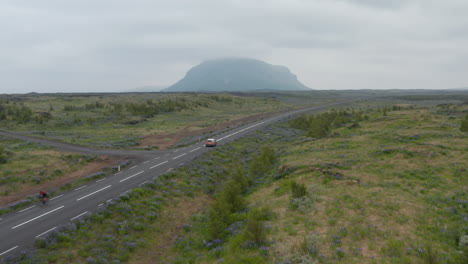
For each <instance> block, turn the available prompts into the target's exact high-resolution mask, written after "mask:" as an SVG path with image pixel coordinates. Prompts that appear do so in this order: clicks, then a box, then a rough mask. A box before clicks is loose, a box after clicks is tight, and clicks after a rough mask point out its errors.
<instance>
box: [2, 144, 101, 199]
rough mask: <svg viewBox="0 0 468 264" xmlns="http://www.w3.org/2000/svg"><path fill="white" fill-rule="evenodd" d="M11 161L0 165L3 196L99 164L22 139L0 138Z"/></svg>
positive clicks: (90, 158) (93, 160) (86, 158)
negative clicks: (91, 164)
mask: <svg viewBox="0 0 468 264" xmlns="http://www.w3.org/2000/svg"><path fill="white" fill-rule="evenodd" d="M0 145H1V146H2V147H3V148H4V149H5V151H6V152H7V153H8V154H7V161H6V162H5V163H3V164H0V192H1V195H3V196H7V195H8V194H10V193H12V192H15V191H18V190H20V189H22V188H24V187H27V186H34V185H38V184H41V183H44V182H47V181H49V180H52V179H55V178H59V177H62V176H64V175H66V174H69V173H72V172H74V171H77V170H79V169H81V168H83V167H84V166H86V165H87V164H90V163H92V162H95V161H98V160H99V158H98V157H97V156H94V155H81V154H74V153H64V152H59V151H55V150H52V149H51V148H49V147H46V146H43V145H40V144H36V143H30V142H26V141H22V140H18V139H10V138H6V137H0Z"/></svg>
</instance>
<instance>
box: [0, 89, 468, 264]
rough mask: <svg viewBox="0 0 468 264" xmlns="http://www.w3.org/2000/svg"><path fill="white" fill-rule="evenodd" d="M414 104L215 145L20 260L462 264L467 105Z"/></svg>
mask: <svg viewBox="0 0 468 264" xmlns="http://www.w3.org/2000/svg"><path fill="white" fill-rule="evenodd" d="M226 98H227V97H226ZM408 99H409V98H406V97H405V98H398V100H397V101H395V100H394V99H392V100H388V99H382V100H374V101H362V102H359V103H356V104H354V105H353V108H351V106H349V105H348V106H346V107H343V108H342V109H335V110H333V109H332V110H330V111H327V112H323V113H319V114H314V115H312V114H311V115H304V116H301V117H299V118H297V119H294V120H291V121H289V122H288V123H283V124H275V125H271V126H268V127H266V128H264V129H263V130H262V131H258V132H256V133H254V134H252V136H251V137H249V138H243V139H240V140H236V141H234V142H232V143H230V144H227V145H224V146H222V147H219V148H215V149H213V150H212V151H209V152H208V153H207V154H206V155H204V156H202V157H199V158H197V159H196V160H195V161H194V162H192V163H190V164H188V165H186V166H184V167H181V168H179V169H177V170H175V171H171V172H170V173H166V174H164V175H162V176H161V177H159V178H158V179H156V180H153V181H152V182H150V183H148V184H146V185H144V186H142V187H141V188H137V189H135V190H133V191H132V192H130V193H127V194H125V195H122V196H121V197H120V198H118V199H116V200H114V201H112V202H110V203H107V204H106V205H105V206H103V207H102V209H100V211H99V212H97V213H95V214H93V215H90V216H86V217H83V218H82V219H80V220H78V221H76V222H74V223H73V224H71V225H69V226H67V227H63V228H60V229H58V230H57V231H56V232H51V234H50V236H49V237H48V238H45V239H39V240H38V241H37V242H36V243H37V246H38V250H37V252H35V253H34V254H29V255H28V254H26V255H24V256H22V257H21V258H22V259H21V261H22V263H112V262H115V263H118V262H123V263H127V262H128V263H152V262H154V260H155V259H157V260H158V261H160V262H162V263H220V262H222V263H279V264H282V263H453V264H455V263H465V262H466V261H467V260H468V224H467V219H468V218H467V217H468V207H467V201H468V189H467V187H466V186H468V174H467V169H466V160H468V148H467V146H468V144H467V134H466V133H465V132H462V131H460V130H461V129H460V128H461V126H460V124H462V122H463V120H464V119H465V115H466V111H467V110H468V108H467V106H466V105H463V104H460V102H458V103H456V102H452V101H450V102H449V103H445V102H443V104H440V103H441V102H440V101H436V100H434V97H431V98H428V97H422V98H421V100H418V101H417V102H418V103H417V104H416V103H415V102H409V101H408ZM451 99H452V98H451ZM210 100H213V101H214V102H216V100H218V101H219V100H228V99H220V98H218V99H215V98H212V99H210ZM233 100H235V99H234V98H233ZM400 100H401V101H400ZM427 100H430V101H431V102H427ZM437 104H439V105H437ZM54 109H56V107H54ZM183 111H185V110H183ZM156 117H157V116H156ZM317 120H319V121H318V122H316V121H317ZM317 124H318V125H317ZM323 127H326V130H325V131H326V133H324V134H323V135H322V136H316V135H315V134H314V133H311V131H314V130H321V129H322V128H323ZM8 162H9V161H8ZM192 207H196V208H197V209H199V210H190V212H189V213H187V215H185V216H183V217H181V218H180V219H182V220H180V221H170V220H168V219H171V217H170V216H171V215H177V216H179V214H181V213H182V212H184V211H185V210H186V209H187V208H192ZM72 238H73V239H72ZM168 248H171V249H170V250H168Z"/></svg>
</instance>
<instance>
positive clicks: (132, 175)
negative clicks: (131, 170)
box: [120, 171, 145, 182]
mask: <svg viewBox="0 0 468 264" xmlns="http://www.w3.org/2000/svg"><path fill="white" fill-rule="evenodd" d="M143 172H145V171H140V172H138V173H135V174H133V175H132V176H128V177H127V178H125V179H123V180H121V181H120V182H124V181H126V180H128V179H130V178H133V177H135V176H137V175H140V174H142V173H143Z"/></svg>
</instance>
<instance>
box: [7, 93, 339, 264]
mask: <svg viewBox="0 0 468 264" xmlns="http://www.w3.org/2000/svg"><path fill="white" fill-rule="evenodd" d="M346 102H347V101H346ZM346 102H339V103H333V104H327V105H322V106H317V107H312V108H307V109H301V110H296V111H292V112H289V113H286V114H281V115H279V116H276V117H273V118H268V119H265V120H262V121H259V122H255V123H252V124H249V125H246V126H243V127H238V128H235V129H233V130H230V131H228V132H224V133H222V134H219V135H218V136H217V141H218V147H222V145H224V144H226V143H228V142H230V141H232V140H235V139H237V138H240V137H243V136H245V135H246V134H248V133H250V132H253V131H255V130H257V129H259V128H260V127H262V126H264V125H266V124H269V123H273V122H278V121H280V120H284V119H287V118H289V117H291V116H293V115H297V114H301V113H304V112H309V111H314V110H320V109H324V108H328V107H330V106H334V105H338V104H343V103H346ZM0 135H4V136H11V137H15V138H20V139H24V140H32V141H35V142H40V143H42V144H46V145H50V146H53V147H56V148H58V149H61V150H67V151H79V152H85V153H93V154H99V155H118V156H134V157H140V158H141V157H143V160H142V161H141V162H139V163H137V165H135V166H133V167H131V168H128V169H125V170H123V171H121V172H119V173H116V174H114V175H111V176H108V177H107V178H102V179H99V180H97V181H95V182H91V183H88V184H87V185H84V186H81V187H79V188H76V189H75V190H72V191H70V192H67V193H64V194H62V195H59V196H56V197H53V198H51V199H50V201H49V203H48V204H46V205H42V204H37V205H33V206H31V207H28V208H25V209H22V210H20V211H18V212H15V213H11V214H8V215H4V216H0V237H1V238H2V239H1V240H0V261H1V259H2V258H3V257H5V256H8V255H10V254H15V253H18V252H20V251H21V250H22V249H24V248H25V247H31V246H32V245H33V243H34V240H35V238H37V237H41V236H44V235H45V234H47V233H49V232H53V231H54V230H55V229H57V228H58V227H59V226H61V225H64V224H67V223H69V222H70V221H74V220H75V219H77V218H79V217H81V216H83V215H86V214H91V213H92V212H94V211H95V210H96V209H97V208H98V207H100V206H102V205H104V204H105V203H108V202H109V201H111V200H112V199H115V198H117V197H119V195H121V194H122V193H124V192H127V191H129V190H131V189H133V188H136V187H138V186H140V185H143V184H145V183H146V182H147V181H149V180H151V179H153V178H156V177H158V176H159V175H161V174H163V173H165V172H167V171H168V170H169V169H171V168H175V167H178V166H182V165H183V164H186V163H187V162H190V161H191V160H192V159H194V158H195V157H197V156H200V155H203V153H205V152H207V151H210V148H205V147H204V143H199V142H198V143H195V144H193V145H191V146H188V147H185V148H181V149H177V150H166V151H120V150H103V149H93V148H87V147H82V146H76V145H70V144H64V143H58V142H54V141H50V140H45V139H38V138H30V137H26V136H20V135H14V134H11V133H7V132H0Z"/></svg>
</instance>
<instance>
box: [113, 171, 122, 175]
mask: <svg viewBox="0 0 468 264" xmlns="http://www.w3.org/2000/svg"><path fill="white" fill-rule="evenodd" d="M120 173H122V172H121V171H119V172H117V173H116V174H114V175H119V174H120Z"/></svg>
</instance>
